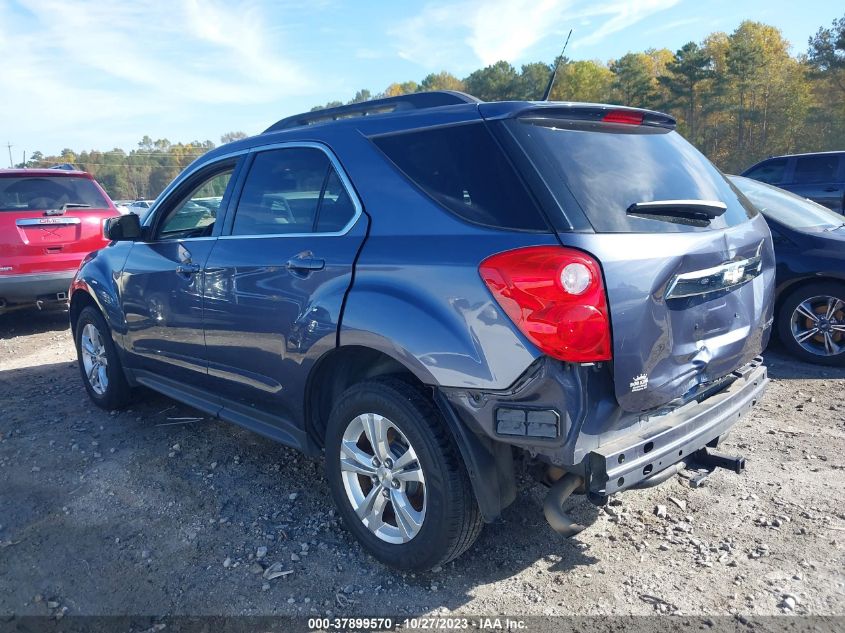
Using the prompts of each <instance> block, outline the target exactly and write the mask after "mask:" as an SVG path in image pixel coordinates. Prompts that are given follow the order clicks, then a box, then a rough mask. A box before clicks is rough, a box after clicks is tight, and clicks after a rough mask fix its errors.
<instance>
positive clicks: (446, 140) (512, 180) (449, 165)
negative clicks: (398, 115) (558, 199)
mask: <svg viewBox="0 0 845 633" xmlns="http://www.w3.org/2000/svg"><path fill="white" fill-rule="evenodd" d="M373 142H374V143H375V144H376V146H377V147H378V148H379V149H380V150H381V151H382V152H384V153H385V155H387V157H388V158H389V159H390V160H391V161H393V163H394V164H395V165H396V166H397V167H398V168H399V169H400V170H401V171H402V172H403V173H404V174H405V175H406V176H407V177H408V178H409V179H410V180H411V181H413V182H414V183H416V185H417V186H419V187H420V188H421V189H422V190H423V191H425V192H426V193H427V194H428V195H430V196H431V197H432V198H434V199H435V200H436V201H437V202H439V203H440V204H441V205H442V206H443V207H445V208H446V209H448V210H449V211H451V212H452V213H454V214H455V215H457V216H459V217H461V218H462V219H464V220H466V221H468V222H472V223H474V224H482V225H485V226H492V227H496V228H506V229H516V230H523V231H548V230H549V228H548V225H547V224H546V222H545V220H544V219H543V216H542V215H541V213H540V211H539V209H538V208H537V205H536V204H535V202H534V200H533V199H532V197H531V195H530V194H529V193H528V191H527V190H526V188H525V186H524V185H523V184H522V181H521V180H520V179H519V177H518V176H517V175H516V173H515V172H514V170H513V167H511V165H510V163H509V162H508V160H507V158H506V157H505V155H504V154H503V153H502V150H501V149H500V148H499V146H498V145H497V144H496V141H495V140H494V139H493V137H492V135H491V134H490V131H489V130H488V129H487V127H486V126H485V124H484V123H469V124H463V125H455V126H449V127H441V128H434V129H427V130H422V131H417V132H403V133H400V134H391V135H388V136H379V137H375V138H373Z"/></svg>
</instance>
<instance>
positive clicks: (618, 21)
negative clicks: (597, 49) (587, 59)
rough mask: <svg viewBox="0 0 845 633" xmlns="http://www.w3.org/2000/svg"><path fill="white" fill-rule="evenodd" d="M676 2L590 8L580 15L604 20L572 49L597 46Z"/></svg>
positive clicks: (631, 0)
mask: <svg viewBox="0 0 845 633" xmlns="http://www.w3.org/2000/svg"><path fill="white" fill-rule="evenodd" d="M678 2H680V0H620V1H619V2H608V3H605V4H599V5H595V6H593V7H590V8H588V9H586V10H585V11H584V12H582V13H581V15H587V16H599V17H604V18H606V19H605V20H604V21H603V22H601V24H600V25H599V27H598V28H597V29H596V30H595V31H593V32H592V33H589V34H587V35H586V36H585V37H579V38H578V40H577V41H574V42H573V48H579V47H582V46H587V45H590V44H597V43H598V42H601V41H602V40H604V39H606V38H607V37H608V36H610V35H613V34H614V33H616V32H618V31H621V30H622V29H626V28H628V27H629V26H633V25H634V24H636V23H637V22H639V21H641V20H643V19H645V18H647V17H649V16H650V15H652V14H654V13H657V12H659V11H664V10H666V9H669V8H671V7H673V6H675V5H676V4H678Z"/></svg>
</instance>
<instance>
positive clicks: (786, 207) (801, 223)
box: [729, 176, 845, 229]
mask: <svg viewBox="0 0 845 633" xmlns="http://www.w3.org/2000/svg"><path fill="white" fill-rule="evenodd" d="M729 178H730V179H731V181H732V182H733V183H734V184H735V185H736V187H737V189H739V190H740V191H741V192H742V193H743V194H744V195H745V197H746V198H748V199H749V200H750V201H751V203H752V204H753V205H754V206H755V207H757V208H758V209H759V210H760V213H762V214H763V215H764V216H765V217H767V218H771V219H772V220H775V221H777V222H780V223H781V224H784V225H786V226H788V227H791V228H793V229H811V228H828V227H836V226H840V225H842V224H843V223H845V218H843V217H842V216H841V215H839V214H837V213H834V212H833V211H831V210H830V209H828V208H827V207H823V206H821V205H820V204H816V203H815V202H813V201H812V200H807V198H802V197H801V196H796V195H795V194H794V193H790V192H789V191H784V190H783V189H778V188H777V187H773V186H771V185H767V184H764V183H762V182H757V181H756V180H751V179H750V178H743V177H742V176H729Z"/></svg>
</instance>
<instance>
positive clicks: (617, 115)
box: [601, 110, 643, 125]
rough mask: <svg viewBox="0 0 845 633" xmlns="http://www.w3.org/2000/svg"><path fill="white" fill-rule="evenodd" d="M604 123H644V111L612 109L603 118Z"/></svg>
mask: <svg viewBox="0 0 845 633" xmlns="http://www.w3.org/2000/svg"><path fill="white" fill-rule="evenodd" d="M601 120H602V122H603V123H623V124H625V125H642V124H643V113H642V112H632V111H630V110H611V111H610V112H608V113H607V114H605V115H604V116H603V117H602V118H601Z"/></svg>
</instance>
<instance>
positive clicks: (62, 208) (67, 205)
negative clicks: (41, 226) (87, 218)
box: [44, 202, 91, 215]
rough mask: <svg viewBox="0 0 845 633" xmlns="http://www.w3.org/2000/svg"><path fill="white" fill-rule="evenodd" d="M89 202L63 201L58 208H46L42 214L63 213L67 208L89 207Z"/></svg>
mask: <svg viewBox="0 0 845 633" xmlns="http://www.w3.org/2000/svg"><path fill="white" fill-rule="evenodd" d="M90 208H91V205H90V204H82V203H81V202H65V203H64V204H63V205H62V206H60V207H59V208H58V209H47V210H46V211H45V212H44V215H64V214H65V213H67V210H68V209H90Z"/></svg>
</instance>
